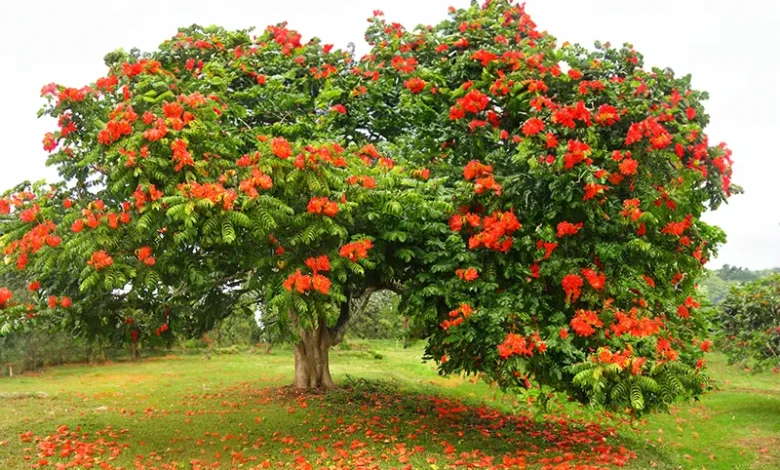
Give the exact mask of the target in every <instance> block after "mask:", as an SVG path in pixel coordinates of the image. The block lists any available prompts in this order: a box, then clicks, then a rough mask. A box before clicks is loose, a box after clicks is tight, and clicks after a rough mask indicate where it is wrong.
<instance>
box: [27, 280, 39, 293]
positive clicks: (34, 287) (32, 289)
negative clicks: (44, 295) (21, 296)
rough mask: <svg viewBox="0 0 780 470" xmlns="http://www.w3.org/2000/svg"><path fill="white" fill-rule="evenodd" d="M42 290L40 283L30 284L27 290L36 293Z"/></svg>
mask: <svg viewBox="0 0 780 470" xmlns="http://www.w3.org/2000/svg"><path fill="white" fill-rule="evenodd" d="M40 288H41V283H40V281H33V282H31V283H30V285H28V286H27V290H29V291H30V292H35V291H37V290H38V289H40Z"/></svg>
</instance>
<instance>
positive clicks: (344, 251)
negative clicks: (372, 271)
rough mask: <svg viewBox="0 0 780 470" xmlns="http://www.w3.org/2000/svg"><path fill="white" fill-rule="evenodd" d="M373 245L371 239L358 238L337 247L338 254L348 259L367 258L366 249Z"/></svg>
mask: <svg viewBox="0 0 780 470" xmlns="http://www.w3.org/2000/svg"><path fill="white" fill-rule="evenodd" d="M373 247H374V244H373V243H371V240H369V239H367V238H366V239H365V240H359V241H356V242H352V243H348V244H346V245H344V246H342V247H341V248H340V249H339V256H341V257H342V258H347V259H348V260H350V261H353V262H354V261H357V260H359V259H365V258H368V250H370V249H371V248H373Z"/></svg>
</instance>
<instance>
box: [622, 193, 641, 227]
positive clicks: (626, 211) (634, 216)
mask: <svg viewBox="0 0 780 470" xmlns="http://www.w3.org/2000/svg"><path fill="white" fill-rule="evenodd" d="M639 204H640V201H639V199H636V198H635V199H626V200H624V201H623V210H622V211H620V215H622V216H623V217H626V218H630V219H631V221H632V222H636V221H637V220H639V218H640V217H642V211H641V210H640V209H639Z"/></svg>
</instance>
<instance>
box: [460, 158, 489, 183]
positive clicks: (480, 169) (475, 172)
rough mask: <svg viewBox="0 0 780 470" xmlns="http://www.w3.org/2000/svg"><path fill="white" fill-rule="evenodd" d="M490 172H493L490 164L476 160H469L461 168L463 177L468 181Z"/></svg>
mask: <svg viewBox="0 0 780 470" xmlns="http://www.w3.org/2000/svg"><path fill="white" fill-rule="evenodd" d="M491 173H493V167H492V166H491V165H483V164H482V163H480V162H479V161H478V160H471V161H470V162H468V163H467V164H466V166H465V167H464V168H463V177H464V178H466V179H467V180H468V181H471V180H472V179H474V178H479V177H482V176H487V175H490V174H491Z"/></svg>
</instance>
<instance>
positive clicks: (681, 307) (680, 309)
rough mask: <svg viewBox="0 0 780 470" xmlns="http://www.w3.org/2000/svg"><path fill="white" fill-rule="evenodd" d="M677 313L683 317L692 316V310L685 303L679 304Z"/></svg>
mask: <svg viewBox="0 0 780 470" xmlns="http://www.w3.org/2000/svg"><path fill="white" fill-rule="evenodd" d="M677 315H679V316H680V317H681V318H688V317H690V316H691V312H690V310H688V307H686V306H685V305H679V306H678V307H677Z"/></svg>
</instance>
